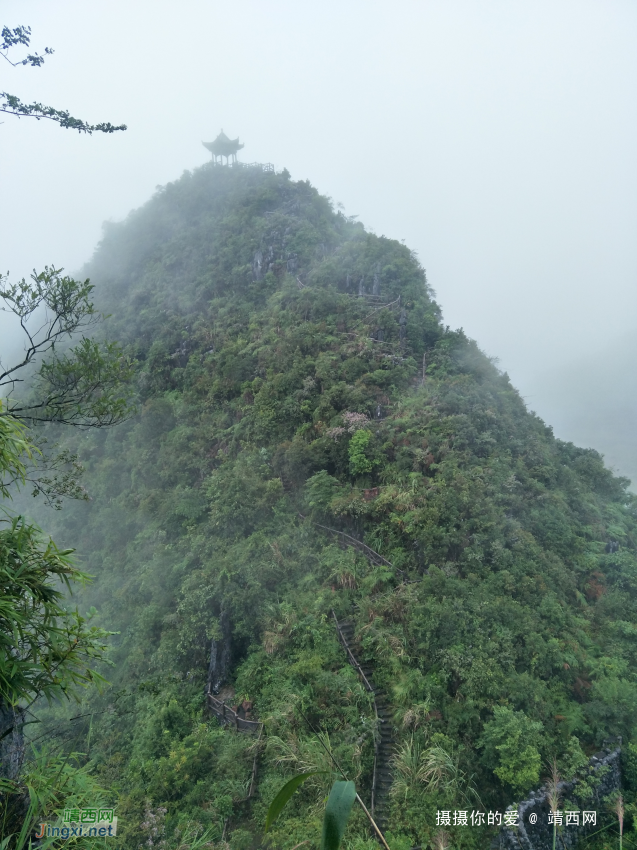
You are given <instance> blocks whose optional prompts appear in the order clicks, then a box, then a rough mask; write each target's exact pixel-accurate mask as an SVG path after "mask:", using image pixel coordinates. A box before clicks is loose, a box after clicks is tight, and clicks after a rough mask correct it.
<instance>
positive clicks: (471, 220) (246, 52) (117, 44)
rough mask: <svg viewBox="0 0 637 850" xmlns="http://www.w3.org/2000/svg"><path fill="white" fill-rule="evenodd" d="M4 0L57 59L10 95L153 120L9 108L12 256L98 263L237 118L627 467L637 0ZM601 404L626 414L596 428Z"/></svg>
mask: <svg viewBox="0 0 637 850" xmlns="http://www.w3.org/2000/svg"><path fill="white" fill-rule="evenodd" d="M1 9H2V11H1V15H2V17H1V19H0V24H3V23H6V24H7V25H9V26H16V25H18V24H28V25H30V26H31V28H32V31H33V42H32V47H33V48H34V49H36V50H38V51H39V52H42V51H43V48H44V47H45V46H51V47H53V48H54V49H55V51H56V52H55V54H54V56H52V57H50V58H48V59H47V61H46V63H45V65H44V66H43V67H42V68H39V69H29V68H17V69H11V68H10V67H9V65H8V64H7V63H3V65H2V66H1V67H0V89H5V90H7V91H9V92H11V93H15V94H18V95H19V96H21V97H22V99H23V100H27V101H30V100H39V101H41V102H43V103H47V104H51V105H53V106H56V107H57V108H68V109H69V110H70V111H71V113H72V114H73V115H76V116H78V117H81V118H84V119H85V120H88V121H92V122H98V121H111V122H113V123H126V124H128V127H129V129H128V131H127V132H125V133H118V134H116V135H114V136H103V135H102V134H96V135H94V136H92V137H88V136H80V135H78V134H77V133H72V132H70V131H65V130H61V129H60V128H59V127H57V126H56V125H54V124H47V122H45V121H41V122H39V123H38V122H35V121H33V120H32V119H22V120H16V119H14V118H11V117H9V116H4V123H3V124H2V125H1V126H0V169H1V184H0V185H1V186H2V201H3V203H2V204H1V205H0V271H3V272H5V271H6V270H11V272H12V275H15V276H21V275H23V274H28V272H29V271H30V270H31V269H32V268H33V267H34V266H36V267H38V268H39V267H41V266H43V265H44V264H45V263H49V264H56V265H58V266H64V267H65V268H66V269H67V270H69V271H73V270H77V269H78V268H79V267H80V265H81V264H82V263H83V262H84V261H85V260H86V259H88V258H89V257H90V255H91V253H92V251H93V248H94V247H95V244H96V243H97V241H98V239H99V237H100V230H101V224H102V222H103V221H104V220H119V219H121V218H123V217H124V216H125V215H126V214H127V213H128V212H129V210H131V209H132V208H134V207H137V206H139V205H140V204H142V203H144V201H145V200H147V199H148V197H149V196H150V195H151V194H152V192H153V191H154V189H155V187H156V186H157V185H159V184H163V183H166V182H167V181H170V180H173V179H175V178H177V177H179V176H180V174H181V173H182V172H183V171H184V169H192V168H196V167H197V166H198V165H201V164H202V163H204V162H206V161H207V159H208V158H209V154H208V152H207V151H206V150H205V149H204V148H203V147H202V145H201V142H202V141H211V140H212V139H213V138H214V137H215V136H216V135H217V133H218V132H219V130H220V129H221V128H222V127H223V129H224V130H225V132H226V133H227V134H228V135H230V136H231V137H235V136H240V138H241V141H243V142H245V149H244V150H243V151H241V153H240V155H239V156H240V158H241V159H243V161H247V162H250V161H259V162H273V163H274V164H275V167H276V168H277V169H282V168H283V167H287V168H288V170H289V171H290V172H291V174H292V177H293V178H294V179H306V178H309V180H310V181H311V182H312V183H313V184H314V185H315V186H316V187H317V188H318V189H319V191H321V192H323V193H325V194H328V195H330V196H331V197H332V198H333V199H334V201H339V202H341V203H343V204H344V206H345V212H346V213H347V214H348V215H355V214H357V215H359V217H360V219H361V221H363V222H364V223H365V225H366V226H367V227H369V228H371V229H372V230H374V231H375V232H376V233H378V234H385V235H387V236H390V237H394V238H397V239H405V241H406V243H407V244H408V245H409V246H410V247H412V248H414V249H415V250H416V251H417V252H418V254H419V257H420V259H421V261H422V263H423V265H424V267H425V268H426V269H427V273H428V277H429V281H430V283H431V284H432V286H433V287H434V289H435V290H436V292H437V295H438V300H439V302H440V304H441V306H442V309H443V311H444V316H445V321H446V322H447V323H448V324H450V325H451V326H452V327H459V326H462V327H464V329H465V330H466V331H467V333H468V334H469V335H470V336H472V337H474V338H476V339H477V340H478V342H479V344H480V345H481V347H482V348H483V349H484V350H485V351H486V352H487V353H488V354H489V355H492V356H497V357H498V358H499V360H500V367H501V368H502V369H506V370H507V371H508V372H509V374H510V375H511V377H512V379H513V381H514V383H515V384H516V385H517V386H518V387H519V388H520V390H521V391H522V393H523V395H524V396H525V398H526V399H527V401H528V403H529V406H530V407H531V408H533V409H535V410H537V411H538V413H540V414H541V415H542V416H543V417H544V418H546V419H547V421H549V423H553V424H555V425H556V432H557V433H558V434H559V436H562V437H565V438H567V439H576V440H577V441H582V440H584V441H587V440H588V442H589V443H590V444H595V447H597V448H599V449H600V450H602V451H606V452H607V454H609V458H610V461H611V462H613V463H615V465H617V464H619V465H620V466H621V463H623V461H622V460H621V458H620V459H619V460H618V459H617V457H615V455H613V453H612V451H610V453H609V450H608V445H610V444H606V443H605V442H604V440H605V439H606V436H605V435H606V430H607V429H606V427H605V424H604V419H603V417H604V415H607V419H608V427H609V428H611V427H612V422H611V420H612V421H615V422H616V420H617V416H618V414H617V412H615V413H613V412H612V410H611V408H613V404H614V402H613V399H614V398H615V397H616V396H617V394H618V393H620V392H621V393H622V394H623V397H622V399H621V405H623V407H622V409H623V410H625V411H628V413H626V414H625V415H626V416H628V417H630V416H631V415H633V414H631V413H630V410H633V412H634V425H635V427H637V401H636V399H635V393H636V392H637V379H634V378H633V377H632V376H633V374H634V370H632V369H629V368H627V358H629V357H630V352H631V351H632V353H633V354H634V353H635V351H636V347H635V344H634V343H635V328H636V325H637V286H636V285H635V284H636V279H637V241H636V239H635V234H636V233H637V191H636V190H637V157H636V155H635V154H636V151H637V96H636V95H637V50H636V49H635V45H636V43H637V3H635V2H634V0H595V2H593V0H392V2H389V0H384V2H376V0H320V2H319V1H318V0H314V2H309V0H233V2H225V3H221V2H217V0H205V1H204V0H181V2H179V3H175V2H171V3H168V2H164V0H126V2H124V0H108V2H105V0H92V2H90V3H87V2H86V0H83V1H82V2H80V0H56V2H54V3H52V2H51V0H19V2H18V1H17V0H4V2H3V3H2V7H1ZM16 56H17V51H16ZM3 328H4V329H5V331H4V333H5V344H6V325H0V332H2V329H3ZM601 364H604V369H602V370H601V371H600V368H601ZM616 367H617V368H620V367H621V368H620V371H621V374H622V381H623V382H624V383H623V384H622V386H621V388H619V387H618V388H617V389H613V390H612V391H609V390H608V388H607V387H606V392H607V396H606V397H605V398H606V401H604V403H603V404H602V403H601V400H600V399H601V396H597V395H596V394H595V393H593V394H592V395H591V394H590V388H588V384H587V380H588V379H587V376H588V375H591V374H593V373H594V374H595V375H596V376H597V377H596V378H595V380H596V381H598V385H599V382H600V381H601V384H605V383H608V381H606V382H605V378H604V376H606V378H608V376H609V375H610V376H612V375H613V374H614V373H615V369H616ZM569 376H570V377H569ZM631 381H632V383H631ZM578 387H579V389H577V388H578ZM571 390H572V393H575V395H577V394H578V393H579V395H577V399H579V401H577V404H579V405H580V408H579V409H580V413H576V410H577V409H578V408H577V404H576V403H575V396H573V398H570V395H569V393H571ZM600 392H601V390H600ZM609 392H610V400H609V399H608V393H609ZM587 393H588V394H589V396H590V400H589V401H587V400H586V399H587ZM621 405H620V406H621ZM591 406H592V407H595V408H596V410H595V416H596V417H597V419H599V416H602V419H601V420H600V421H601V424H599V425H598V426H597V428H596V430H595V429H594V430H593V431H591V432H590V434H591V436H586V429H585V428H584V431H582V417H583V416H585V415H586V410H589V409H590V408H591ZM597 408H599V409H597ZM614 409H615V408H613V410H614ZM604 411H606V414H605V413H604ZM596 421H597V420H596ZM624 424H625V423H624ZM578 429H579V430H578ZM628 431H630V429H628ZM631 433H635V431H634V430H633V431H632V432H631ZM626 439H627V440H628V441H630V440H631V439H632V440H633V441H634V440H635V439H636V438H632V437H631V436H628V437H626ZM620 454H621V452H620ZM636 455H637V452H636ZM629 465H630V464H629ZM626 469H627V467H626V466H625V464H624V471H626ZM635 472H636V473H637V467H636V469H635Z"/></svg>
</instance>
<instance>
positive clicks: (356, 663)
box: [332, 609, 385, 815]
mask: <svg viewBox="0 0 637 850" xmlns="http://www.w3.org/2000/svg"><path fill="white" fill-rule="evenodd" d="M332 617H334V622H335V623H336V632H337V634H338V637H339V642H340V644H341V646H342V647H343V649H344V650H345V652H346V653H347V659H348V661H349V663H350V664H351V665H352V667H353V668H354V669H355V670H356V672H357V673H358V675H359V676H360V677H361V679H362V680H363V684H364V685H365V688H366V689H367V690H368V691H369V693H370V694H371V695H372V702H373V704H374V714H375V715H376V722H377V723H378V724H380V723H384V722H385V721H384V720H382V718H381V717H379V715H378V706H377V705H376V690H375V688H374V686H373V685H372V684H371V682H370V681H369V679H368V678H367V676H366V675H365V673H364V672H363V668H362V667H361V665H360V663H359V661H358V659H357V658H356V656H355V655H354V653H353V652H352V650H351V649H350V647H349V644H348V642H347V639H346V638H345V635H344V634H343V632H342V631H341V626H340V623H339V622H338V619H337V617H336V614H335V613H334V609H332ZM378 750H379V739H378V738H377V739H376V740H375V741H374V772H373V775H372V805H371V810H372V815H373V814H374V810H375V809H376V780H377V776H378Z"/></svg>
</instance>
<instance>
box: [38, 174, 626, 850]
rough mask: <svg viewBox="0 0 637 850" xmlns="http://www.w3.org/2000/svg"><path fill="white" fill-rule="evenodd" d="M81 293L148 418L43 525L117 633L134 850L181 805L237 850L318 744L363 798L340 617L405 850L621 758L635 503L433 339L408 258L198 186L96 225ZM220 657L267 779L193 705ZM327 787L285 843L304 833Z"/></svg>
mask: <svg viewBox="0 0 637 850" xmlns="http://www.w3.org/2000/svg"><path fill="white" fill-rule="evenodd" d="M86 273H87V274H88V275H90V276H91V279H92V281H93V283H95V284H96V286H97V289H96V293H97V298H96V301H97V303H98V306H100V308H103V309H104V310H105V311H106V312H108V313H110V314H111V318H110V319H109V325H110V333H111V335H115V336H116V337H118V338H119V339H120V340H121V341H123V342H124V343H126V344H127V345H128V346H129V347H130V349H131V351H132V352H133V353H134V354H135V355H136V357H137V358H138V360H139V364H140V370H139V377H138V387H139V396H140V413H139V416H138V417H137V418H136V419H135V420H134V421H130V422H128V423H126V424H124V425H123V426H121V427H118V428H117V429H115V430H113V431H111V432H108V433H107V432H104V433H100V432H95V433H89V434H85V435H82V436H81V438H77V440H76V445H77V446H78V449H79V451H80V453H81V456H82V459H83V461H84V462H85V464H86V466H87V469H88V471H87V486H88V487H89V489H90V492H91V495H92V499H93V501H92V502H91V503H90V504H89V505H85V504H81V505H76V506H73V507H70V508H68V509H67V510H66V511H64V512H63V513H62V514H61V516H60V518H59V523H60V525H59V527H58V529H57V531H56V530H55V529H53V530H54V531H55V536H56V539H58V541H59V542H60V544H61V545H66V544H72V545H75V546H77V547H78V550H79V554H80V556H81V558H82V560H83V563H84V565H85V566H86V568H87V569H88V570H89V572H92V573H94V574H95V575H96V580H95V582H94V586H93V587H92V588H91V589H90V591H88V593H87V598H86V601H87V603H89V602H90V603H92V604H95V605H96V606H97V607H98V609H99V611H100V615H99V617H100V621H101V623H102V624H104V625H107V626H108V627H109V628H112V629H117V630H118V631H119V634H118V635H117V636H116V637H115V638H114V649H113V660H114V662H115V667H114V668H113V669H112V670H111V672H110V673H109V674H108V675H109V678H110V679H111V681H112V682H113V683H114V686H113V688H112V689H111V691H109V692H107V693H106V694H105V695H103V696H99V695H94V696H93V697H91V698H90V710H91V711H94V712H98V711H103V712H104V713H103V714H99V715H96V719H95V722H94V726H93V732H92V744H91V753H92V758H93V760H94V761H93V765H94V769H95V771H96V772H97V774H98V776H99V777H100V779H101V781H102V782H103V783H104V784H105V785H107V786H108V787H111V788H115V789H116V790H117V793H118V795H119V817H120V821H119V822H120V824H121V825H122V827H121V830H120V831H122V833H123V835H124V839H123V840H124V846H126V847H130V848H133V847H135V848H136V847H137V846H138V845H139V844H140V842H142V841H144V840H146V838H147V837H148V836H147V835H146V832H145V831H144V830H145V829H146V827H144V826H143V824H144V823H146V824H148V823H150V820H149V817H150V816H149V815H148V812H149V811H150V812H151V814H152V813H155V814H152V817H155V818H156V817H160V815H157V812H159V810H160V809H161V808H164V807H165V808H167V810H168V812H167V814H166V829H167V835H172V834H173V831H174V830H175V829H177V828H180V829H182V828H184V825H185V824H187V823H191V824H201V825H202V826H203V827H206V828H209V829H210V830H211V831H212V832H211V834H212V835H216V838H217V839H219V840H220V839H221V835H222V833H223V834H225V836H226V837H228V836H232V842H233V844H232V846H233V847H236V848H240V847H248V846H250V845H251V842H252V836H253V835H255V836H256V835H257V834H260V830H261V827H262V824H263V821H264V818H265V811H266V809H267V805H268V804H269V802H270V801H271V799H272V797H273V795H274V793H276V790H278V788H279V787H280V785H281V784H282V783H283V781H284V780H285V777H287V776H289V775H291V774H292V773H293V772H296V771H301V770H302V769H303V770H309V769H312V768H318V769H322V768H325V769H329V762H328V761H327V757H326V756H325V752H324V750H323V749H322V747H321V746H320V745H319V744H318V742H317V737H316V736H317V732H318V730H322V732H321V734H325V735H328V736H329V741H330V744H329V746H331V747H332V748H333V751H334V752H335V753H336V754H337V757H338V759H339V761H340V762H341V763H342V764H343V765H347V770H348V773H349V774H350V775H351V776H352V777H355V778H356V781H357V784H358V785H359V787H360V789H361V794H362V796H363V797H364V798H365V797H366V796H367V797H368V796H369V794H370V790H371V786H372V781H373V779H372V777H373V764H374V752H375V744H374V737H375V734H377V732H376V731H375V728H376V723H377V722H376V719H375V716H374V712H373V704H372V699H371V697H370V694H369V692H368V691H367V690H366V689H365V688H364V687H363V684H362V683H361V681H360V679H359V678H358V677H357V675H356V671H355V670H354V669H353V668H352V667H351V666H349V665H348V664H347V659H346V657H345V655H344V653H343V651H342V648H341V647H340V646H339V643H338V639H337V634H336V631H335V629H334V627H333V622H334V620H333V617H332V615H331V612H332V610H333V611H334V612H335V616H336V617H337V619H339V620H345V619H347V621H348V622H349V623H351V624H352V627H353V630H352V642H353V644H355V646H356V654H357V657H358V658H360V660H361V663H362V664H365V665H372V667H373V679H374V682H376V683H377V684H378V687H379V688H381V689H382V690H383V692H384V694H385V695H386V698H387V701H388V703H387V704H388V706H389V708H388V713H389V721H390V722H391V725H392V727H393V729H392V736H391V740H392V741H394V742H395V744H394V745H395V748H396V749H395V757H394V761H393V763H392V767H391V776H392V781H393V788H392V795H391V796H390V797H389V799H390V800H391V801H392V802H391V805H390V806H389V807H388V808H387V809H386V811H385V814H386V823H387V826H388V829H389V830H390V832H392V833H393V834H394V840H395V846H396V847H402V846H403V844H401V841H402V842H404V843H405V845H406V846H408V845H409V844H411V843H418V842H420V843H422V844H423V846H426V843H427V842H428V841H430V840H431V839H432V836H433V834H434V833H435V832H436V829H437V827H436V812H437V810H439V809H454V808H463V809H466V808H469V809H471V808H476V809H477V808H479V807H480V806H482V807H483V808H484V807H486V808H487V809H489V808H491V809H493V808H496V807H499V808H500V809H502V810H503V809H504V808H506V806H507V805H508V804H509V803H511V802H512V801H513V800H514V799H517V798H520V797H521V796H523V795H524V793H525V792H527V791H528V790H529V789H530V788H532V787H536V786H537V784H538V782H539V780H540V779H541V777H542V776H543V775H544V767H543V763H544V762H545V760H546V759H548V758H549V757H551V756H552V755H554V754H557V756H558V758H559V759H560V763H561V765H562V769H563V772H564V773H565V774H566V775H567V776H571V775H574V773H575V771H576V770H577V769H578V767H580V766H582V765H584V764H585V762H586V758H587V757H586V754H585V753H586V752H587V751H588V752H592V751H593V750H594V749H595V748H597V747H598V745H599V743H601V740H602V739H603V738H605V737H607V736H609V735H617V734H621V735H623V736H624V738H625V740H630V738H631V736H632V735H633V726H634V723H635V720H634V709H633V707H634V704H635V699H636V698H637V686H636V685H635V672H636V666H635V645H636V644H635V636H636V635H637V630H636V629H635V626H634V625H633V623H634V622H635V620H636V619H637V617H636V613H637V611H636V606H635V592H636V589H637V559H636V558H635V540H636V537H635V529H636V524H635V504H634V502H633V501H632V497H631V496H630V495H628V494H627V493H626V489H625V482H623V481H622V480H620V479H617V478H615V477H613V475H612V474H611V473H610V472H609V471H608V470H606V469H605V468H604V465H603V462H602V459H601V458H600V456H599V455H597V454H596V453H595V452H593V451H590V450H582V449H578V448H576V447H575V446H573V445H572V444H565V443H562V442H560V441H558V440H555V439H554V437H553V435H552V432H551V430H550V428H548V427H547V426H546V425H545V424H544V423H543V422H542V421H540V420H539V419H537V418H536V417H534V416H533V415H531V414H530V413H529V412H528V411H527V410H526V409H525V406H524V404H523V402H522V400H521V399H520V397H519V395H518V393H517V392H516V391H515V389H514V388H513V387H512V386H511V385H510V383H509V380H508V378H507V376H506V375H503V374H501V373H499V372H498V370H497V369H496V368H495V366H494V365H493V364H492V363H491V362H490V361H489V360H488V359H487V358H486V357H485V356H484V355H483V354H482V353H481V352H480V350H479V349H478V347H477V346H476V345H475V343H473V342H472V341H470V340H468V339H467V338H466V337H465V335H464V334H463V333H462V331H451V330H449V329H448V328H446V327H445V326H444V325H443V324H442V322H441V316H440V311H439V309H438V307H437V305H436V303H435V302H434V301H433V300H432V294H431V291H430V290H429V288H428V286H427V282H426V278H425V274H424V271H423V270H422V268H421V267H420V265H419V263H418V261H417V259H416V257H415V256H414V255H413V254H412V253H411V252H410V251H409V249H408V248H406V247H405V246H404V245H402V244H400V243H397V242H395V241H393V240H390V239H386V238H385V237H377V236H375V235H373V234H370V233H368V232H366V231H365V230H364V228H363V227H362V225H360V224H357V223H355V222H353V221H351V220H348V219H347V218H345V217H344V216H343V215H341V214H340V213H336V212H335V211H334V210H333V209H332V207H331V205H330V202H329V201H328V200H327V199H325V198H322V197H321V196H320V195H319V194H318V193H317V192H316V191H315V190H314V189H313V188H312V187H311V186H310V185H309V184H308V183H304V182H299V183H295V182H292V181H291V180H290V179H289V177H288V176H287V175H286V173H285V172H284V173H283V174H264V173H262V172H261V171H259V170H258V169H247V168H246V169H230V168H222V167H214V166H207V167H204V168H202V169H200V170H199V171H197V172H196V173H194V174H186V175H184V177H183V178H182V179H181V180H179V181H177V182H176V183H174V184H170V185H169V186H167V187H165V188H164V189H162V190H161V191H159V192H158V194H157V195H156V196H155V197H154V198H153V199H152V200H151V201H150V202H149V203H148V204H147V205H146V206H145V207H144V208H142V209H141V210H139V211H137V212H135V213H133V214H132V215H131V216H130V217H129V219H128V220H127V221H125V222H124V223H123V224H120V225H115V226H110V227H109V228H108V230H107V231H106V233H105V236H104V239H103V241H102V243H101V244H100V246H99V247H98V249H97V251H96V254H95V256H94V258H93V260H92V261H91V263H90V264H89V266H88V267H87V269H86ZM423 367H424V369H423ZM67 439H70V438H67ZM50 525H51V523H50V522H49V523H48V527H50ZM326 529H332V532H329V533H328V531H326ZM339 531H340V532H342V533H343V534H345V535H347V536H348V537H349V538H350V539H351V540H354V541H358V542H359V543H361V544H364V546H356V545H343V546H341V545H339V543H341V544H342V543H343V540H344V539H345V538H344V537H342V536H341V537H339V535H338V534H335V533H334V532H339ZM611 540H612V541H615V542H616V543H617V544H618V545H616V546H615V545H613V546H607V544H608V543H609V541H611ZM367 550H369V551H367ZM607 550H608V551H607ZM369 552H372V553H374V554H375V555H376V556H377V557H376V558H374V557H372V556H370V555H369ZM213 642H214V643H213ZM224 642H225V643H224ZM226 644H227V651H226V655H225V656H224V657H225V658H226V661H224V665H227V667H228V670H229V672H228V673H227V675H226V681H223V682H222V681H220V680H219V681H217V680H216V679H215V690H217V691H220V693H221V695H224V698H225V699H226V700H227V702H228V704H229V705H230V704H233V705H235V706H239V705H240V704H242V703H251V708H250V710H251V712H252V716H253V717H254V718H255V719H259V720H261V721H263V722H264V724H265V729H266V732H267V735H266V737H265V739H264V740H265V741H267V747H266V745H265V744H264V743H263V741H262V742H261V744H260V745H259V747H261V748H262V749H261V750H260V756H259V760H258V765H259V767H258V776H257V779H256V784H255V783H254V782H253V777H254V770H255V764H256V763H257V762H256V761H255V750H254V746H255V744H254V741H253V740H252V739H251V738H250V736H246V735H241V734H238V733H236V732H235V733H233V732H231V731H228V730H223V729H221V728H220V727H219V726H218V724H217V723H216V721H210V722H208V723H205V722H204V717H203V714H202V708H203V691H204V687H205V683H206V679H207V675H208V668H209V664H210V659H211V657H212V655H214V657H215V659H216V658H217V657H219V658H221V653H222V652H223V651H224V649H223V648H224V646H225V645H226ZM230 647H231V652H230ZM211 648H212V654H211ZM228 658H229V659H230V661H229V662H228V661H227V659H228ZM217 666H219V665H217ZM217 666H216V667H215V670H217ZM221 666H223V665H221ZM96 729H97V732H96ZM263 747H266V748H265V749H263ZM329 784H330V777H329V775H324V774H319V775H318V776H317V777H316V779H315V785H314V786H312V785H308V786H307V787H306V788H305V789H304V791H303V792H302V794H301V795H300V796H299V798H298V801H296V802H294V803H291V804H290V805H289V808H288V809H286V812H285V815H284V816H282V818H281V820H280V823H279V824H278V826H277V830H278V831H277V832H275V833H274V835H273V841H274V846H281V847H288V846H289V847H292V846H294V844H296V843H298V842H299V841H304V840H306V839H310V840H314V836H315V835H317V834H318V829H317V826H316V824H317V817H318V815H317V812H318V810H319V809H320V805H321V799H322V797H321V794H324V793H325V790H326V788H327V787H328V786H329ZM248 790H250V792H251V793H248ZM145 813H146V814H145ZM161 817H163V815H161ZM224 830H225V832H224ZM351 830H352V831H351V835H352V841H354V836H356V835H358V836H360V841H359V839H356V841H359V843H358V844H356V843H355V844H353V845H352V846H356V847H359V846H360V847H363V846H366V845H364V838H363V837H364V836H365V835H366V834H367V832H366V825H365V824H364V822H363V821H362V820H361V821H358V820H356V818H355V819H354V820H353V822H352V825H351ZM454 831H455V832H456V833H457V834H456V836H455V838H454V841H456V844H457V846H459V847H460V846H462V847H484V846H487V844H488V841H489V835H488V834H487V833H488V831H489V830H488V827H486V826H485V827H481V828H475V829H463V828H462V827H458V829H457V830H454V829H453V828H452V832H454ZM217 833H218V834H217ZM397 836H398V837H397ZM399 836H402V838H400V837H399ZM277 842H278V843H277ZM360 842H363V843H360ZM392 846H394V845H392ZM454 846H455V845H454Z"/></svg>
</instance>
